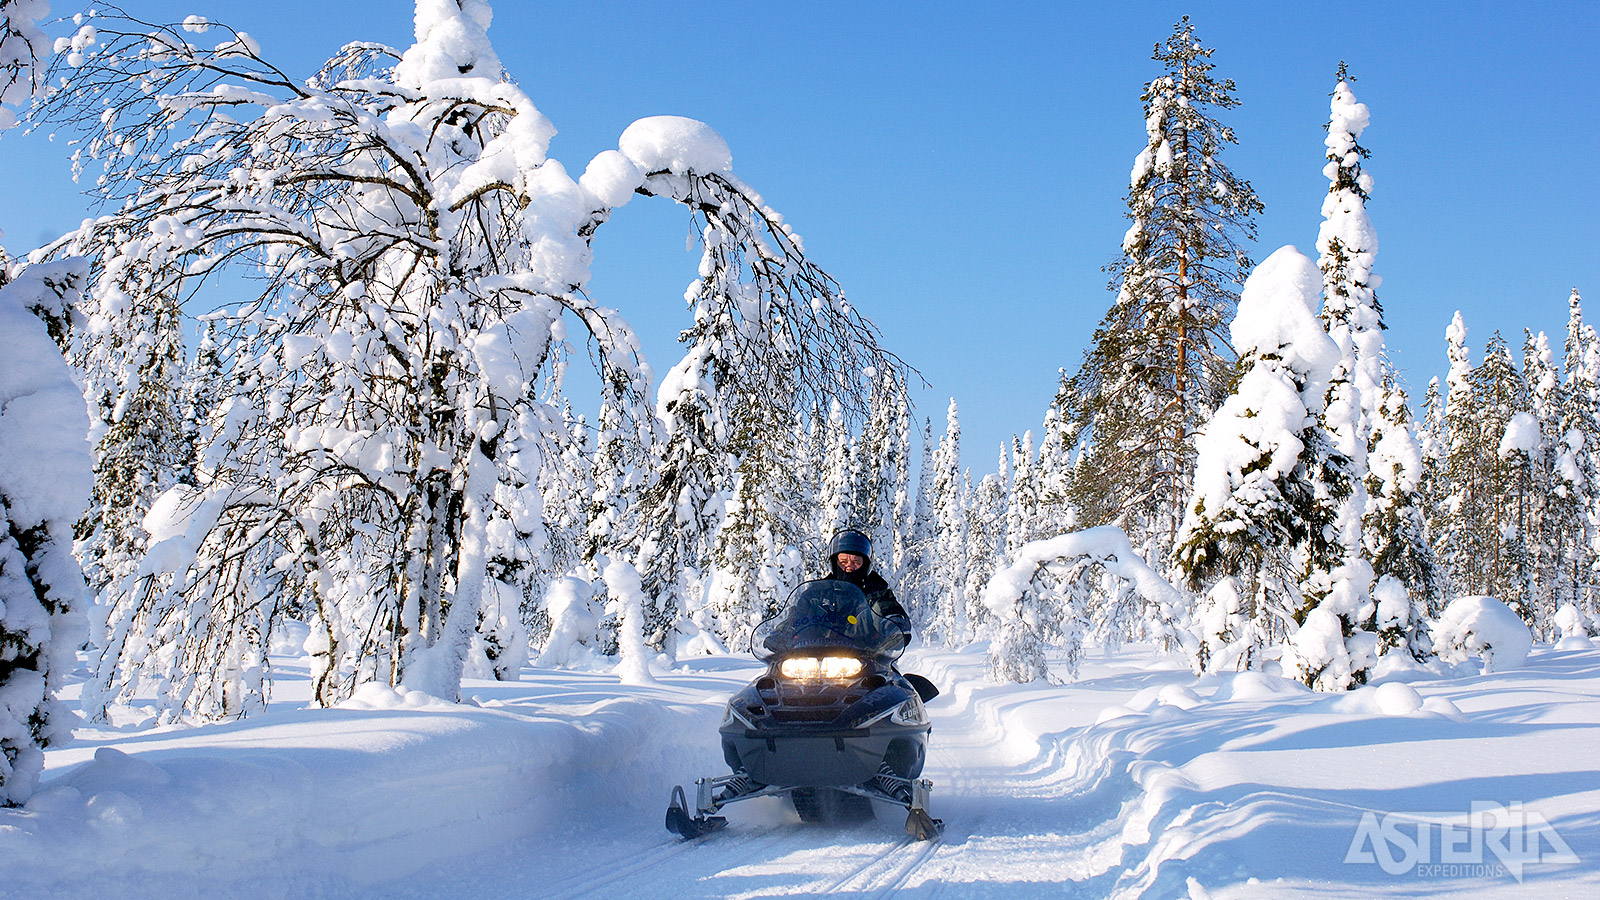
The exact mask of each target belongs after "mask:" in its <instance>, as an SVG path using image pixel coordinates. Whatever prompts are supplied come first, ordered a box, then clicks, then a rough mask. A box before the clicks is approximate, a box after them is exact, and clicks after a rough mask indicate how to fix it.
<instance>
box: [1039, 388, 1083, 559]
mask: <svg viewBox="0 0 1600 900" xmlns="http://www.w3.org/2000/svg"><path fill="white" fill-rule="evenodd" d="M1060 375H1061V381H1060V385H1059V387H1058V388H1057V389H1056V396H1055V398H1054V399H1053V400H1052V401H1051V403H1050V408H1049V409H1048V410H1046V411H1045V416H1044V438H1043V439H1042V441H1041V442H1040V446H1039V470H1038V474H1037V480H1038V484H1039V488H1038V497H1039V500H1038V503H1039V513H1038V517H1039V518H1038V532H1039V536H1040V537H1054V536H1055V535H1058V534H1066V533H1067V532H1069V531H1075V530H1076V529H1077V527H1078V510H1077V507H1076V506H1074V505H1073V502H1072V495H1073V490H1072V479H1073V477H1074V469H1073V465H1074V463H1075V461H1076V456H1075V454H1076V451H1077V449H1078V440H1079V438H1080V437H1081V436H1082V433H1083V422H1082V421H1081V419H1080V418H1079V416H1080V414H1081V412H1080V411H1081V402H1080V401H1079V399H1078V398H1077V397H1076V396H1074V394H1073V393H1072V390H1073V388H1072V380H1071V379H1070V378H1068V376H1067V371H1066V370H1065V369H1062V370H1061V373H1060Z"/></svg>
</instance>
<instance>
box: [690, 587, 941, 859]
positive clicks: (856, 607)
mask: <svg viewBox="0 0 1600 900" xmlns="http://www.w3.org/2000/svg"><path fill="white" fill-rule="evenodd" d="M910 639H911V633H910V631H909V630H908V629H907V628H906V627H905V625H903V624H901V623H900V622H899V621H896V620H891V619H886V618H884V617H882V616H879V615H877V614H876V613H874V612H873V611H872V607H871V605H870V604H869V603H868V602H867V597H866V595H865V594H863V593H862V591H861V589H860V588H858V587H856V586H855V585H853V584H850V583H849V582H845V581H831V580H821V581H808V582H806V583H804V584H802V585H800V586H799V587H798V588H796V589H795V590H794V593H793V594H792V595H791V596H790V600H789V604H788V608H787V609H786V610H785V611H784V612H782V613H780V614H778V615H776V616H773V617H772V618H769V619H767V620H766V621H764V622H762V623H761V624H760V625H759V626H758V627H757V628H756V630H755V633H754V635H752V637H751V641H750V643H751V652H752V653H754V654H755V657H756V659H758V660H761V661H762V662H765V663H766V664H767V670H766V672H765V673H763V674H762V675H761V676H760V677H758V678H757V679H756V680H755V681H753V682H752V683H751V684H749V685H748V686H746V687H745V688H744V689H743V690H741V691H739V692H738V693H737V694H734V695H733V697H732V698H731V699H729V701H728V707H727V711H726V712H725V713H724V714H723V719H722V726H721V728H719V729H718V731H719V733H720V734H721V736H722V756H723V759H724V760H726V761H727V763H728V767H729V768H730V769H732V770H733V772H732V774H729V775H718V776H714V777H710V778H701V779H699V780H698V781H696V782H695V788H696V798H695V806H694V808H693V810H692V811H691V810H690V808H689V805H688V802H687V800H686V798H685V794H684V790H683V788H682V787H681V786H680V787H674V788H673V789H672V799H671V803H670V805H669V806H668V807H667V829H668V830H669V831H671V832H672V833H674V834H676V835H678V836H680V837H682V838H683V839H685V840H688V839H691V838H696V837H699V836H701V835H703V834H707V833H710V832H712V831H717V830H719V829H721V828H723V827H725V826H726V825H727V824H728V820H727V818H726V817H724V816H719V815H717V812H718V811H719V810H721V809H722V807H724V806H727V805H728V804H730V803H736V802H738V801H741V800H749V799H752V798H755V797H770V796H781V795H788V797H789V798H790V800H791V802H793V804H794V808H795V811H796V812H797V813H799V814H800V818H801V820H802V821H806V822H849V821H859V820H866V819H869V818H871V817H872V801H873V800H880V801H883V802H885V803H893V804H896V805H899V806H903V807H905V809H906V810H907V814H906V833H907V834H909V835H911V836H912V837H913V838H915V839H917V840H919V841H920V840H927V839H929V838H932V837H934V836H935V835H937V834H939V833H940V832H941V831H943V830H944V823H943V822H942V821H940V820H939V819H935V818H933V816H932V815H931V814H930V813H929V812H928V797H929V792H930V791H931V790H932V788H933V784H932V782H929V781H927V780H924V779H921V778H919V776H920V775H921V774H922V765H923V761H924V760H925V758H926V756H927V749H928V733H929V731H930V730H931V729H932V725H931V724H930V723H929V722H928V714H927V710H926V709H925V708H924V706H923V704H924V703H926V702H927V701H928V700H931V699H933V698H934V697H935V696H936V695H937V694H938V693H939V691H938V689H937V688H935V687H934V686H933V684H932V683H931V682H929V681H928V680H927V679H926V678H923V677H921V676H919V675H903V674H901V673H900V672H899V671H898V670H896V668H895V661H896V660H897V659H898V658H899V656H900V653H901V651H903V650H904V649H905V646H906V644H907V643H908V642H909V641H910Z"/></svg>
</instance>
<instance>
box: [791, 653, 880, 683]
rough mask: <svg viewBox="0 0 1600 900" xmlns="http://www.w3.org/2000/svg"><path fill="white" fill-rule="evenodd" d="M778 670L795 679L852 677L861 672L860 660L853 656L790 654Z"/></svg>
mask: <svg viewBox="0 0 1600 900" xmlns="http://www.w3.org/2000/svg"><path fill="white" fill-rule="evenodd" d="M778 672H779V674H781V675H783V677H785V678H789V679H793V680H795V681H815V680H817V679H819V678H820V679H833V678H854V677H856V676H857V675H860V674H861V660H859V659H856V658H855V657H853V656H821V657H818V656H791V657H789V658H788V659H786V660H784V661H783V663H782V664H780V665H779V666H778Z"/></svg>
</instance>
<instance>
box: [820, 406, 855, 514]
mask: <svg viewBox="0 0 1600 900" xmlns="http://www.w3.org/2000/svg"><path fill="white" fill-rule="evenodd" d="M853 444H854V438H853V437H852V436H851V434H850V429H849V428H848V427H847V426H846V425H845V420H844V407H843V406H841V405H840V404H839V403H838V402H837V401H835V402H834V403H832V404H830V405H829V406H828V421H827V424H826V425H824V426H823V455H822V466H821V473H820V474H821V485H820V488H819V490H818V492H817V506H818V508H819V510H820V512H821V516H822V518H821V526H822V528H821V533H822V537H823V540H825V541H826V540H828V539H829V538H830V537H832V536H833V534H834V533H835V532H837V531H839V530H840V529H842V528H849V527H854V526H855V522H854V521H853V519H852V510H851V507H850V500H851V496H852V494H853V493H854V486H853V485H852V484H851V483H850V478H851V475H852V474H853V471H852V469H851V466H850V458H851V456H852V455H853V454H852V452H851V448H852V445H853Z"/></svg>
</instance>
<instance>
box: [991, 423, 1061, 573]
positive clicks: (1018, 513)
mask: <svg viewBox="0 0 1600 900" xmlns="http://www.w3.org/2000/svg"><path fill="white" fill-rule="evenodd" d="M1053 536H1054V535H1043V534H1040V533H1039V475H1038V466H1037V464H1036V460H1035V458H1034V452H1033V432H1032V431H1028V432H1026V433H1025V434H1023V436H1022V437H1021V438H1018V437H1017V436H1016V435H1012V436H1011V489H1010V490H1009V491H1008V492H1007V496H1006V507H1005V544H1004V545H1003V547H1002V549H1003V551H1004V552H1003V556H1004V559H1005V560H1009V559H1011V558H1012V557H1013V556H1014V555H1015V554H1016V552H1017V550H1019V549H1021V547H1022V545H1023V544H1026V543H1028V542H1029V541H1032V540H1038V539H1039V538H1041V537H1053ZM1001 565H1004V560H1002V562H1001Z"/></svg>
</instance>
